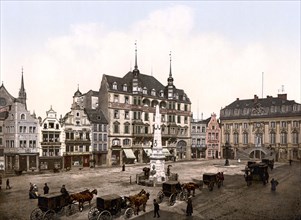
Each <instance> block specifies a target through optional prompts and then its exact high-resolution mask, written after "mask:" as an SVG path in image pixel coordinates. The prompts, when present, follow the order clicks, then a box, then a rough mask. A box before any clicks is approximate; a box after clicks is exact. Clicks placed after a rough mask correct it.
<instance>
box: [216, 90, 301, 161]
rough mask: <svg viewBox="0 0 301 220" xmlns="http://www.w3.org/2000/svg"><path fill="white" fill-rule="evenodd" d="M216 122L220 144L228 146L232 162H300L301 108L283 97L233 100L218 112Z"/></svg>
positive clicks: (256, 97)
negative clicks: (240, 159)
mask: <svg viewBox="0 0 301 220" xmlns="http://www.w3.org/2000/svg"><path fill="white" fill-rule="evenodd" d="M220 120H221V132H222V138H221V144H222V146H225V144H226V142H228V143H229V144H230V145H231V148H232V154H233V155H234V157H236V158H242V157H247V158H249V157H251V158H263V157H273V158H275V159H277V160H281V159H283V160H288V159H297V158H298V159H300V158H301V145H300V140H301V139H300V138H301V132H300V122H301V105H300V104H298V103H296V102H295V101H293V100H288V99H287V94H278V96H277V97H272V96H267V97H266V98H261V99H260V98H258V96H257V95H255V96H254V98H253V99H246V100H239V99H237V100H236V101H234V102H233V103H231V104H229V105H228V106H226V107H225V108H223V109H221V111H220ZM223 153H225V152H224V151H223Z"/></svg>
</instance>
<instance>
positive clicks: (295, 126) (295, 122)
mask: <svg viewBox="0 0 301 220" xmlns="http://www.w3.org/2000/svg"><path fill="white" fill-rule="evenodd" d="M293 127H294V128H298V127H299V122H298V121H293ZM0 132H1V131H0Z"/></svg>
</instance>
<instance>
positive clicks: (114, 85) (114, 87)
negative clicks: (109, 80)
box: [113, 82, 117, 90]
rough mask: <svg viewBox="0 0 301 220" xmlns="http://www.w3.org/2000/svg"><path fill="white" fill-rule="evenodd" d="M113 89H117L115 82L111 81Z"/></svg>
mask: <svg viewBox="0 0 301 220" xmlns="http://www.w3.org/2000/svg"><path fill="white" fill-rule="evenodd" d="M113 89H114V90H117V82H114V83H113Z"/></svg>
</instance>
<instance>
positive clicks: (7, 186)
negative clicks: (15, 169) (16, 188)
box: [6, 179, 11, 189]
mask: <svg viewBox="0 0 301 220" xmlns="http://www.w3.org/2000/svg"><path fill="white" fill-rule="evenodd" d="M6 189H11V187H10V185H9V179H7V180H6Z"/></svg>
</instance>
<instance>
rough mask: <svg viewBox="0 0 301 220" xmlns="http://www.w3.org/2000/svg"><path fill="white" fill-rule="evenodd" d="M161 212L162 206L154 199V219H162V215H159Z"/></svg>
mask: <svg viewBox="0 0 301 220" xmlns="http://www.w3.org/2000/svg"><path fill="white" fill-rule="evenodd" d="M159 210H160V206H159V203H158V202H157V201H156V200H155V199H154V218H156V216H157V218H160V214H159Z"/></svg>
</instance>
